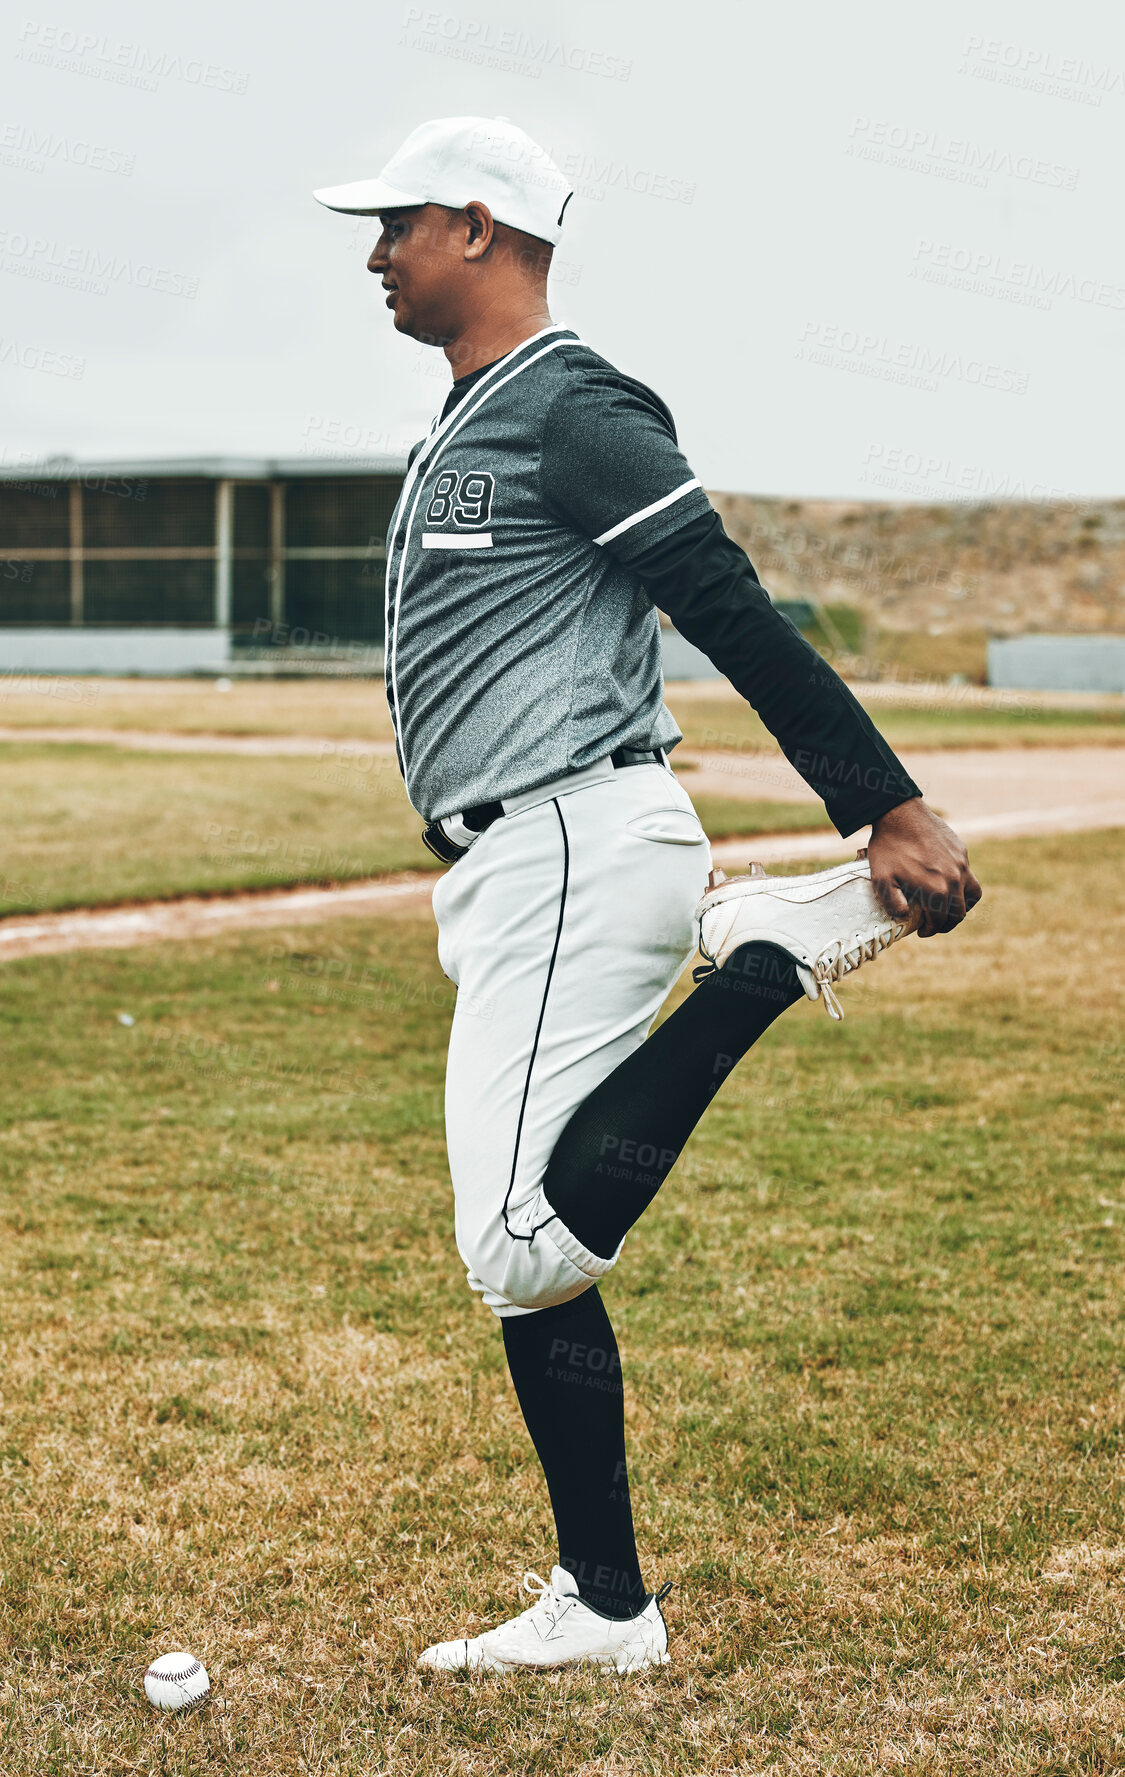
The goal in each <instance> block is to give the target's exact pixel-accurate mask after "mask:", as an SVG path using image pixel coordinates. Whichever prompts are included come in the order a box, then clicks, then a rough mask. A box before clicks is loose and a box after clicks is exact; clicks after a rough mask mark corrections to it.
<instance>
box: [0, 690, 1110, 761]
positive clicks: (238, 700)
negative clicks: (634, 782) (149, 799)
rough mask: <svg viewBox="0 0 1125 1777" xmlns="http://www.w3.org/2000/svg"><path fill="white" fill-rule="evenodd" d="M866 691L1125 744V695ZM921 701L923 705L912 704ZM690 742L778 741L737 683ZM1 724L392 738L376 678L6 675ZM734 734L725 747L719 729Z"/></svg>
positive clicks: (923, 715) (893, 719)
mask: <svg viewBox="0 0 1125 1777" xmlns="http://www.w3.org/2000/svg"><path fill="white" fill-rule="evenodd" d="M917 676H918V675H917V674H916V673H915V674H911V675H908V680H907V682H906V683H904V684H901V685H897V686H896V685H893V684H892V685H891V686H889V687H886V686H884V687H876V688H875V689H874V690H872V691H868V690H865V689H864V688H862V687H861V688H860V698H861V701H866V702H867V703H868V704H869V706H870V708H871V709H872V711H873V712H875V713H876V720H877V721H878V723H879V726H880V728H881V729H882V730H883V732H884V733H885V734H886V736H887V738H888V740H889V741H890V742H891V745H892V746H915V747H928V746H966V747H977V746H1064V745H1066V744H1067V743H1068V741H1072V742H1073V743H1074V744H1076V745H1095V744H1105V745H1121V744H1123V743H1125V698H1121V697H1112V698H1111V697H1106V698H1082V699H1071V700H1069V701H1068V700H1063V699H1056V700H1053V701H1052V700H1049V699H1038V698H1036V697H1035V696H1034V694H1032V693H1027V694H1026V695H1020V694H1016V693H1012V692H1006V693H987V692H981V691H979V690H977V689H976V688H975V687H972V686H966V687H964V688H961V689H958V688H957V687H952V688H950V689H949V690H948V691H942V690H941V688H940V687H937V686H935V685H934V684H933V682H932V681H930V680H924V681H923V682H922V683H921V684H920V685H917V686H914V688H913V691H912V685H911V681H912V679H913V678H914V677H917ZM912 697H913V701H911V699H912ZM667 701H668V707H669V708H670V709H671V711H672V713H673V714H674V715H675V717H676V720H677V722H678V723H679V725H680V727H681V729H682V730H683V734H684V745H685V746H688V747H699V746H709V747H716V746H724V745H726V746H750V747H753V748H761V749H763V750H772V748H773V746H774V742H773V741H772V739H771V738H770V736H769V734H768V733H767V731H766V730H765V728H763V726H762V724H761V723H760V722H759V720H758V718H757V716H755V714H754V712H753V710H752V709H751V708H750V706H749V705H748V704H747V703H746V702H745V701H744V700H743V699H742V698H741V697H739V696H738V694H737V692H735V691H732V690H731V689H730V687H729V686H728V685H726V684H725V682H722V681H719V680H715V681H705V682H704V683H703V684H702V685H700V684H692V683H687V682H684V683H680V684H673V685H669V686H668V688H667ZM0 728H80V729H100V730H107V731H110V732H112V731H113V730H115V729H116V730H121V729H146V730H148V731H150V732H151V731H155V732H158V733H159V732H161V731H166V732H170V733H184V734H215V733H218V734H233V735H251V734H274V735H286V734H309V735H324V736H325V737H327V738H329V739H341V740H354V741H372V740H381V741H388V742H389V741H390V740H391V739H392V730H391V722H390V716H389V714H388V711H387V702H386V697H385V695H384V692H383V687H382V684H381V682H380V681H379V680H374V679H334V680H324V679H291V680H284V679H283V680H273V681H259V682H254V681H247V680H235V681H234V682H233V683H232V684H231V688H230V690H229V691H226V692H222V691H218V690H216V688H215V683H214V681H211V680H207V679H199V680H183V679H177V680H166V681H159V680H155V681H154V680H141V679H116V680H114V679H108V680H100V679H59V678H55V679H52V678H49V677H43V676H39V677H37V678H32V679H30V680H29V679H28V678H27V676H26V675H19V674H15V675H12V676H11V678H9V679H3V678H0ZM723 733H729V734H730V735H731V736H732V738H731V739H729V740H727V741H723V740H721V739H719V738H716V734H719V735H721V734H723Z"/></svg>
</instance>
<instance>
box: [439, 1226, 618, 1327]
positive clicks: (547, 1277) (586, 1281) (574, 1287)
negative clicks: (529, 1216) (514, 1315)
mask: <svg viewBox="0 0 1125 1777" xmlns="http://www.w3.org/2000/svg"><path fill="white" fill-rule="evenodd" d="M459 1244H460V1251H461V1257H462V1259H463V1260H464V1261H465V1266H466V1269H467V1271H468V1280H469V1288H470V1289H472V1290H475V1291H476V1292H477V1293H478V1294H479V1295H480V1296H482V1297H483V1299H484V1301H485V1302H486V1303H487V1304H488V1306H489V1307H490V1308H493V1309H499V1310H500V1311H501V1312H502V1311H503V1309H505V1308H519V1309H522V1310H524V1311H525V1312H530V1311H534V1310H535V1309H538V1308H556V1307H558V1305H559V1304H560V1303H562V1302H570V1301H573V1299H574V1297H575V1296H580V1295H581V1294H582V1293H583V1291H584V1290H588V1289H589V1288H590V1286H591V1284H593V1283H596V1282H597V1279H596V1278H595V1277H587V1276H585V1275H584V1273H582V1272H581V1271H580V1270H578V1268H577V1267H576V1266H574V1265H573V1264H572V1263H571V1262H570V1260H569V1259H567V1258H566V1257H565V1256H564V1255H563V1254H562V1253H561V1252H560V1251H559V1250H558V1248H557V1247H556V1246H555V1245H554V1243H553V1242H552V1241H550V1240H547V1239H545V1238H544V1237H543V1235H542V1234H541V1233H537V1234H536V1235H535V1236H534V1238H532V1239H516V1238H514V1237H513V1236H512V1235H511V1234H509V1233H508V1232H507V1231H506V1230H505V1229H500V1230H499V1232H498V1233H497V1232H496V1231H490V1232H489V1234H486V1235H485V1236H484V1237H481V1238H477V1239H474V1240H465V1239H462V1240H461V1241H460V1243H459Z"/></svg>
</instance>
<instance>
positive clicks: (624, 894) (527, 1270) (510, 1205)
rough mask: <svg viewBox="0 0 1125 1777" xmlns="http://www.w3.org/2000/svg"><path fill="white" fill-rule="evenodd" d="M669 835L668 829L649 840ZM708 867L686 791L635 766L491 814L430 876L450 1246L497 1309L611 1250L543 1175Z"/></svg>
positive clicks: (658, 986)
mask: <svg viewBox="0 0 1125 1777" xmlns="http://www.w3.org/2000/svg"><path fill="white" fill-rule="evenodd" d="M662 812H663V813H665V814H667V816H668V818H667V819H665V820H663V821H662V820H660V819H659V818H658V817H659V816H660V815H661V813H662ZM667 832H674V833H676V834H677V835H678V837H677V838H676V839H675V840H674V841H673V842H665V841H664V840H663V838H654V836H653V835H654V834H659V835H662V834H665V833H667ZM709 866H710V855H709V848H708V846H707V843H706V839H705V837H704V835H703V832H702V829H701V828H700V827H699V823H698V820H697V819H696V817H695V814H694V810H692V808H691V803H690V800H689V799H688V797H687V796H686V794H685V792H684V791H683V790H682V789H681V788H680V786H679V785H678V784H677V783H676V781H675V779H674V778H673V777H672V775H671V773H670V772H667V771H665V770H663V769H662V768H661V767H659V766H657V765H652V766H637V767H633V768H631V769H628V770H625V771H621V772H618V773H617V774H616V775H615V777H614V778H613V779H612V780H608V781H605V782H601V783H597V784H594V785H591V786H588V787H586V788H584V789H581V790H578V791H575V792H573V793H572V794H570V795H564V796H559V797H557V798H554V799H552V800H550V801H548V802H545V803H539V804H536V805H534V806H532V807H529V808H527V809H525V810H524V811H523V812H521V813H519V814H517V815H510V816H507V817H505V818H504V819H503V820H500V821H497V822H496V823H495V825H494V826H492V827H490V828H489V829H488V830H487V831H486V832H485V833H484V834H482V836H481V837H480V839H478V840H477V841H476V843H475V844H474V845H473V846H472V847H471V848H470V850H469V851H468V852H467V854H466V855H465V857H464V858H462V859H461V860H459V861H458V863H456V864H455V865H454V866H453V867H452V869H451V870H450V871H449V872H448V873H447V875H446V876H444V877H443V878H442V879H441V881H440V882H439V883H438V885H437V887H436V889H435V892H434V912H435V915H436V916H437V920H438V927H439V942H438V954H439V958H440V960H441V965H442V968H443V969H444V970H445V972H446V974H447V975H448V976H449V977H450V978H451V979H452V980H454V981H456V982H457V984H458V996H457V1005H456V1009H455V1012H454V1017H453V1026H452V1030H451V1033H450V1042H449V1062H448V1068H447V1073H446V1137H447V1143H448V1148H449V1166H450V1174H451V1177H452V1180H453V1188H454V1198H455V1211H456V1232H457V1244H458V1249H459V1251H460V1253H461V1256H462V1258H463V1259H464V1261H465V1264H466V1267H467V1269H468V1274H469V1283H470V1286H471V1287H472V1288H473V1289H475V1290H478V1291H479V1292H480V1293H481V1295H482V1296H483V1298H484V1300H485V1301H486V1302H487V1303H488V1305H489V1306H490V1307H491V1308H492V1309H493V1311H494V1312H495V1313H496V1314H498V1315H500V1316H501V1317H507V1316H509V1315H517V1314H520V1313H525V1312H528V1311H534V1310H536V1309H540V1308H544V1307H549V1306H552V1305H554V1304H557V1303H560V1302H565V1301H568V1300H570V1299H572V1298H574V1297H575V1296H578V1295H580V1294H582V1293H583V1292H584V1291H585V1290H587V1289H589V1288H590V1286H591V1285H592V1284H593V1283H596V1282H597V1281H598V1279H599V1278H600V1277H602V1276H604V1274H605V1273H606V1272H607V1271H608V1270H609V1269H610V1267H611V1266H612V1265H613V1263H614V1262H615V1259H616V1257H617V1254H616V1252H612V1253H596V1252H594V1251H593V1250H592V1249H591V1248H590V1247H589V1245H588V1244H587V1243H586V1242H585V1241H583V1240H582V1239H581V1238H579V1237H578V1236H576V1235H575V1234H574V1232H573V1230H572V1229H570V1228H569V1227H568V1226H567V1224H566V1220H565V1217H561V1216H560V1215H559V1214H558V1213H557V1208H556V1206H555V1205H554V1204H552V1203H551V1201H550V1199H549V1197H548V1196H547V1195H545V1193H544V1184H543V1181H544V1175H545V1173H546V1170H547V1164H548V1161H549V1159H550V1157H551V1153H552V1151H553V1149H554V1147H555V1145H556V1143H557V1141H558V1138H559V1136H560V1135H561V1133H562V1131H563V1129H564V1128H565V1127H566V1125H567V1123H568V1121H569V1120H570V1118H571V1116H572V1114H573V1113H574V1111H575V1109H576V1107H577V1106H579V1105H580V1104H582V1102H583V1101H584V1100H585V1099H586V1098H588V1097H589V1095H590V1093H591V1092H592V1091H593V1090H594V1088H595V1087H596V1086H598V1085H599V1083H600V1082H601V1081H602V1080H604V1079H605V1077H606V1076H607V1075H608V1074H611V1073H612V1072H613V1070H614V1068H615V1067H617V1066H618V1065H619V1064H620V1063H621V1062H622V1061H623V1060H624V1059H625V1058H626V1057H627V1056H628V1055H631V1054H632V1053H633V1051H634V1050H635V1049H637V1048H638V1047H639V1045H640V1044H641V1043H642V1042H643V1041H644V1038H645V1036H646V1034H647V1032H648V1030H649V1029H650V1027H651V1025H652V1022H653V1019H654V1018H655V1017H656V1014H657V1012H658V1011H659V1009H660V1007H661V1005H662V1004H663V1002H664V1000H665V999H666V997H667V994H668V992H669V990H670V988H671V987H672V985H673V983H674V982H675V980H676V978H677V976H678V975H679V974H680V973H681V972H682V970H683V968H684V966H685V964H686V963H687V961H688V959H689V958H690V956H691V954H692V951H693V949H694V931H693V923H692V915H693V912H694V908H695V904H696V902H697V901H698V899H699V896H700V895H701V894H702V893H703V891H704V889H705V887H706V879H707V872H708V869H709Z"/></svg>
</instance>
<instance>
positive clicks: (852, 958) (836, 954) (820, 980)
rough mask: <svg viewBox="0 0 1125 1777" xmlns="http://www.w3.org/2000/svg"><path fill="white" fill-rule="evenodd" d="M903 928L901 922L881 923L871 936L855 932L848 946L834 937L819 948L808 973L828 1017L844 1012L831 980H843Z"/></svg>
mask: <svg viewBox="0 0 1125 1777" xmlns="http://www.w3.org/2000/svg"><path fill="white" fill-rule="evenodd" d="M902 931H903V928H902V926H901V925H898V924H896V925H893V926H890V927H886V926H884V927H883V928H882V929H881V930H880V931H877V932H873V933H872V935H871V937H870V938H861V937H859V936H858V934H857V936H856V938H855V940H854V942H853V944H852V945H851V947H850V948H845V946H844V945H843V943H842V942H840V940H837V941H836V943H835V944H830V945H829V946H828V948H827V950H822V951H821V953H820V955H819V956H818V957H817V959H816V961H815V962H814V964H813V966H812V968H811V969H810V970H809V973H810V974H811V976H812V978H813V980H814V981H815V982H816V984H817V986H818V987H819V988H820V995H821V998H822V999H823V1001H824V1009H825V1011H826V1012H827V1013H828V1016H829V1018H836V1019H840V1018H842V1017H843V1016H844V1008H843V1007H842V1006H841V1004H840V1002H839V1000H838V999H837V998H836V995H835V994H834V993H833V991H832V982H833V981H840V980H842V978H843V977H844V976H845V975H850V974H851V973H852V971H853V969H858V968H859V967H860V966H861V964H863V963H871V962H874V961H875V958H876V957H877V956H878V954H879V952H880V951H881V950H887V949H888V948H889V947H890V946H891V945H892V944H893V943H894V941H895V939H896V938H900V937H901V936H902Z"/></svg>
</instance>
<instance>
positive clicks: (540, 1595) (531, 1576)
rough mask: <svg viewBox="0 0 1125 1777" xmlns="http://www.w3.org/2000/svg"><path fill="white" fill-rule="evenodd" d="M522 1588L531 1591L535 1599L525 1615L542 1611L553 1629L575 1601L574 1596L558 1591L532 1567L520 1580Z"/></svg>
mask: <svg viewBox="0 0 1125 1777" xmlns="http://www.w3.org/2000/svg"><path fill="white" fill-rule="evenodd" d="M520 1590H521V1591H522V1592H530V1593H531V1594H532V1596H533V1597H534V1599H535V1603H534V1604H533V1605H531V1606H530V1607H529V1608H528V1609H527V1610H525V1611H524V1612H523V1615H524V1616H525V1617H533V1616H535V1615H537V1614H539V1613H541V1614H542V1615H543V1617H544V1618H545V1619H546V1621H547V1622H548V1623H549V1624H550V1626H551V1628H552V1629H553V1628H554V1627H555V1625H556V1624H557V1622H558V1620H559V1617H560V1616H562V1615H564V1614H565V1611H566V1610H568V1609H569V1608H570V1606H571V1605H572V1604H573V1603H574V1599H573V1598H570V1597H566V1596H564V1595H563V1594H562V1593H561V1592H556V1591H555V1589H554V1587H553V1586H552V1585H551V1584H550V1583H549V1582H548V1581H547V1580H545V1579H543V1577H542V1576H541V1575H540V1574H538V1573H536V1572H535V1570H534V1569H533V1568H530V1567H529V1568H528V1569H527V1571H526V1573H525V1574H524V1576H523V1579H522V1580H521V1582H520ZM552 1607H553V1608H552Z"/></svg>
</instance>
